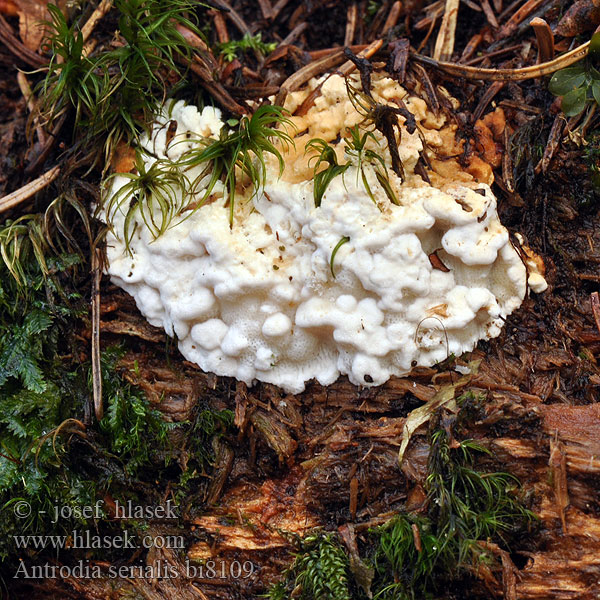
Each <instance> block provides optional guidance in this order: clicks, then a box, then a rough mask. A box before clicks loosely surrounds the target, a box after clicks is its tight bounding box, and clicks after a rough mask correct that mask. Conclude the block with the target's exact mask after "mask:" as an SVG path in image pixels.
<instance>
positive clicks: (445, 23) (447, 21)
mask: <svg viewBox="0 0 600 600" xmlns="http://www.w3.org/2000/svg"><path fill="white" fill-rule="evenodd" d="M459 4H460V0H446V7H445V9H444V16H443V17H442V24H441V25H440V30H439V32H438V36H437V39H436V41H435V48H434V50H433V58H434V60H442V61H447V60H449V59H450V58H452V53H453V52H454V35H455V33H456V20H457V17H458V7H459Z"/></svg>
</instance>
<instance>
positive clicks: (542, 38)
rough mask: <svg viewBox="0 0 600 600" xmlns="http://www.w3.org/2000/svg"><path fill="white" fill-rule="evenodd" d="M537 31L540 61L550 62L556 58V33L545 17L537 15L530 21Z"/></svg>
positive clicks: (536, 37)
mask: <svg viewBox="0 0 600 600" xmlns="http://www.w3.org/2000/svg"><path fill="white" fill-rule="evenodd" d="M529 24H530V25H531V26H532V27H533V31H534V32H535V39H536V40H537V45H538V63H543V62H548V61H549V60H552V59H553V58H554V34H553V33H552V29H550V25H548V23H546V21H545V20H544V19H540V18H539V17H535V19H531V22H530V23H529Z"/></svg>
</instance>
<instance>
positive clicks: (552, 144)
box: [535, 113, 565, 175]
mask: <svg viewBox="0 0 600 600" xmlns="http://www.w3.org/2000/svg"><path fill="white" fill-rule="evenodd" d="M564 128H565V118H564V116H563V115H562V113H561V114H558V115H556V118H555V119H554V123H552V128H551V129H550V135H549V136H548V142H547V143H546V147H545V148H544V154H543V156H542V159H541V160H540V162H539V163H538V164H537V165H536V166H535V174H536V175H538V174H539V173H540V172H541V173H545V172H546V171H547V170H548V166H549V165H550V161H551V160H552V157H553V156H554V153H555V152H556V150H557V149H558V147H559V145H560V138H561V136H562V132H563V129H564Z"/></svg>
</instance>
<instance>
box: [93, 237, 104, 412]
mask: <svg viewBox="0 0 600 600" xmlns="http://www.w3.org/2000/svg"><path fill="white" fill-rule="evenodd" d="M101 264H102V261H101V260H100V249H99V248H93V249H92V356H91V360H92V397H93V399H94V414H95V415H96V419H98V421H101V420H102V417H103V416H104V406H103V404H102V366H101V363H100V278H101V277H102V271H101V269H100V265H101Z"/></svg>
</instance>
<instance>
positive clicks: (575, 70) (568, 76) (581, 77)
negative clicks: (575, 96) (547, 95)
mask: <svg viewBox="0 0 600 600" xmlns="http://www.w3.org/2000/svg"><path fill="white" fill-rule="evenodd" d="M585 79H586V72H585V66H584V65H583V63H581V62H580V63H577V64H576V65H574V66H572V67H567V68H566V69H561V70H560V71H556V73H554V75H552V79H550V83H549V85H548V89H549V90H550V92H551V93H552V94H554V95H555V96H564V95H565V94H568V93H569V92H571V91H573V90H575V89H576V88H579V87H580V86H581V85H583V83H584V82H585Z"/></svg>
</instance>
